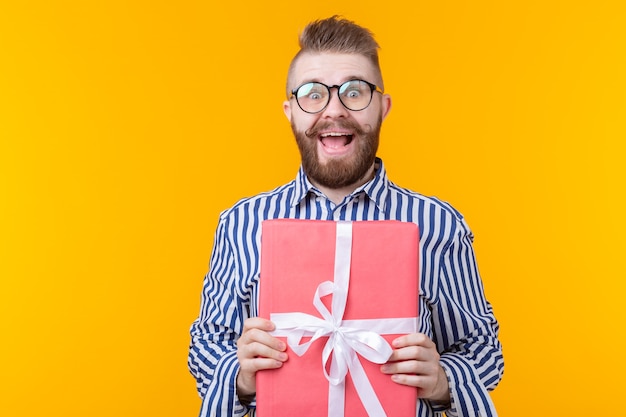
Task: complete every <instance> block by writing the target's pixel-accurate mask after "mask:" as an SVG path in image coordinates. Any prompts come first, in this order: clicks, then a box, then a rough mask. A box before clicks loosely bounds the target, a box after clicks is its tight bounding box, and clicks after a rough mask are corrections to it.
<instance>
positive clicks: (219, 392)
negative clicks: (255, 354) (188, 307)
mask: <svg viewBox="0 0 626 417" xmlns="http://www.w3.org/2000/svg"><path fill="white" fill-rule="evenodd" d="M214 242H215V243H214V247H213V252H212V254H211V260H210V264H209V272H208V273H207V275H206V276H205V279H204V283H203V290H202V300H201V305H200V314H199V316H198V318H197V319H196V320H195V321H194V322H193V324H192V325H191V329H190V334H191V344H190V347H189V356H188V360H187V361H188V367H189V371H190V372H191V374H192V375H193V376H194V377H195V378H196V382H197V388H198V393H199V394H200V397H202V407H201V412H200V417H205V416H206V417H209V416H210V417H231V416H235V417H238V416H244V415H245V414H246V413H247V412H248V407H246V406H244V405H243V404H241V403H240V402H239V399H238V397H237V394H236V378H237V373H238V372H239V362H238V360H237V350H236V342H237V339H238V338H239V335H240V334H241V332H242V329H243V321H244V320H245V318H247V317H248V315H249V301H248V300H247V299H246V298H245V296H243V295H242V292H241V291H240V290H238V287H237V282H238V279H237V275H238V272H237V267H236V262H235V259H234V257H235V254H234V252H233V250H232V245H231V244H230V243H229V241H228V237H227V221H226V220H225V219H223V218H221V219H220V222H219V224H218V228H217V231H216V236H215V240H214Z"/></svg>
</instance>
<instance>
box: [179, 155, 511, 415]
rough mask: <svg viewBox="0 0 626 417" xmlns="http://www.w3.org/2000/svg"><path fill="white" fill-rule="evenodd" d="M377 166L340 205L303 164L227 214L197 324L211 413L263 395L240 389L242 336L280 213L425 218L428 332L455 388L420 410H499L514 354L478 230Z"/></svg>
mask: <svg viewBox="0 0 626 417" xmlns="http://www.w3.org/2000/svg"><path fill="white" fill-rule="evenodd" d="M376 166H377V169H376V174H375V177H374V178H373V179H372V180H371V181H369V182H368V183H366V184H364V185H363V186H361V187H359V188H358V189H356V190H355V191H354V192H353V193H352V194H350V195H349V196H347V197H346V198H345V199H344V200H343V201H342V202H341V203H340V204H338V205H336V204H334V203H333V202H332V201H330V200H329V199H328V198H326V197H325V196H324V194H323V193H322V192H321V191H319V190H318V189H317V188H316V187H314V186H313V185H312V184H311V183H310V182H309V180H308V179H307V177H306V175H305V174H304V171H303V170H302V167H301V168H300V170H299V171H298V174H297V176H296V178H295V179H294V180H293V181H292V182H290V183H288V184H286V185H284V186H281V187H279V188H276V189H275V190H273V191H270V192H266V193H262V194H259V195H257V196H254V197H251V198H246V199H243V200H241V201H239V202H238V203H236V204H235V205H234V206H233V207H231V208H230V209H228V210H226V211H224V212H222V213H221V215H220V219H219V223H218V226H217V231H216V235H215V241H214V246H213V251H212V254H211V260H210V265H209V272H208V273H207V275H206V277H205V279H204V284H203V292H202V302H201V308H200V314H199V317H198V318H197V319H196V320H195V321H194V322H193V324H192V325H191V329H190V333H191V346H190V349H189V357H188V365H189V370H190V371H191V373H192V374H193V376H194V377H195V378H196V380H197V387H198V391H199V393H200V396H201V397H202V399H203V401H202V407H201V411H200V416H201V417H232V416H244V415H245V414H246V413H249V415H250V417H253V416H254V415H255V402H252V404H250V405H249V406H246V405H243V404H241V403H240V402H239V399H238V397H237V395H236V389H235V383H236V376H237V372H238V370H239V364H238V361H237V356H236V341H237V338H238V337H239V336H240V334H241V332H242V329H243V322H244V320H245V319H247V318H248V317H254V316H256V315H257V311H258V305H257V301H258V280H259V270H260V257H259V256H260V252H259V251H260V242H261V222H262V221H263V220H266V219H277V218H293V219H315V220H349V221H358V220H400V221H406V222H414V223H416V224H417V225H418V227H419V233H420V238H419V250H420V254H419V255H420V256H419V258H420V283H419V297H420V303H419V316H418V317H419V318H418V321H419V325H418V331H419V332H420V333H424V334H426V335H428V336H429V337H430V338H431V339H432V340H433V341H434V342H435V344H436V346H437V350H438V351H439V353H440V355H441V359H440V364H441V366H442V367H443V369H444V370H445V373H446V375H447V377H448V381H449V386H450V396H451V404H450V408H448V409H447V410H446V409H445V408H442V407H440V406H437V405H435V404H431V403H430V402H429V401H425V400H418V404H417V417H427V416H441V415H443V414H442V413H443V412H444V411H445V412H446V415H447V416H448V417H454V416H464V417H465V416H468V417H469V416H478V415H480V416H482V417H488V416H496V415H497V414H496V410H495V408H494V406H493V403H492V401H491V399H490V397H489V394H488V391H489V390H492V389H493V388H495V386H496V385H497V384H498V382H499V381H500V379H501V378H502V373H503V370H504V361H503V357H502V347H501V345H500V342H499V340H498V323H497V321H496V319H495V316H494V314H493V311H492V308H491V305H490V304H489V303H488V302H487V300H486V299H485V296H484V291H483V284H482V281H481V278H480V276H479V273H478V268H477V265H476V261H475V258H474V250H473V248H472V240H473V235H472V233H471V231H470V229H469V227H468V226H467V224H466V223H465V220H464V219H463V217H462V216H461V214H460V213H459V212H457V211H456V210H455V209H454V208H452V207H451V206H450V205H449V204H447V203H445V202H442V201H440V200H438V199H435V198H432V197H424V196H422V195H420V194H417V193H415V192H412V191H409V190H407V189H404V188H400V187H398V186H397V185H395V184H394V183H392V182H391V181H389V179H388V178H387V174H386V172H385V168H384V165H383V162H382V161H381V160H380V159H377V160H376ZM303 415H306V410H303Z"/></svg>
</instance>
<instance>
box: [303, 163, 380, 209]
mask: <svg viewBox="0 0 626 417" xmlns="http://www.w3.org/2000/svg"><path fill="white" fill-rule="evenodd" d="M375 164H376V172H375V174H374V178H372V179H371V180H370V181H368V182H366V183H365V184H363V185H362V186H360V187H359V188H357V189H356V190H354V192H353V193H352V195H356V194H360V193H364V194H366V195H367V196H368V197H369V198H370V200H372V201H373V202H374V204H376V206H377V207H378V209H379V210H384V209H385V201H386V199H387V194H388V193H389V179H388V178H387V172H386V171H385V165H384V164H383V161H382V159H380V158H376V161H375ZM310 192H311V193H314V194H317V195H320V196H322V195H324V194H323V193H322V192H321V191H320V190H318V189H317V188H316V187H315V186H314V185H313V184H311V182H310V181H309V179H308V178H307V176H306V174H305V173H304V169H303V168H302V165H301V166H300V169H299V170H298V175H296V179H295V189H294V193H293V196H292V198H291V206H292V207H293V206H296V205H298V204H300V202H301V201H302V200H303V199H304V198H305V197H306V196H307V195H308V194H309V193H310Z"/></svg>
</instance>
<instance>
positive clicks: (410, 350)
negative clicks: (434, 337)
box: [388, 345, 439, 362]
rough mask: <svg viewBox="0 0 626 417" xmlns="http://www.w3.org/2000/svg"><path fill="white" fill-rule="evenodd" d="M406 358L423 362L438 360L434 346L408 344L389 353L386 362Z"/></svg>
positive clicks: (404, 359) (405, 359)
mask: <svg viewBox="0 0 626 417" xmlns="http://www.w3.org/2000/svg"><path fill="white" fill-rule="evenodd" d="M407 360H418V361H424V362H431V361H436V362H438V361H439V353H437V350H436V349H435V346H434V345H433V346H431V347H424V346H408V347H404V348H401V349H396V350H394V351H393V352H392V353H391V356H390V357H389V359H388V362H398V361H407Z"/></svg>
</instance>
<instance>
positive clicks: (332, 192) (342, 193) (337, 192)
mask: <svg viewBox="0 0 626 417" xmlns="http://www.w3.org/2000/svg"><path fill="white" fill-rule="evenodd" d="M375 165H376V164H372V166H371V167H370V169H369V170H367V172H366V173H365V175H364V176H363V177H361V179H360V180H358V181H357V182H355V183H354V184H350V185H347V186H345V187H341V188H328V187H324V186H321V185H319V184H317V183H315V182H314V181H311V183H312V184H313V185H314V186H315V187H316V188H318V189H319V190H320V191H321V192H322V193H324V195H325V196H326V197H328V199H329V200H330V201H332V202H333V203H335V204H340V203H341V202H342V201H343V200H344V198H346V197H347V196H349V195H350V194H352V193H353V192H354V190H356V189H357V188H359V187H360V186H362V185H363V184H365V183H366V182H368V181H370V180H371V179H372V178H374V174H375V172H376V166H375Z"/></svg>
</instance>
